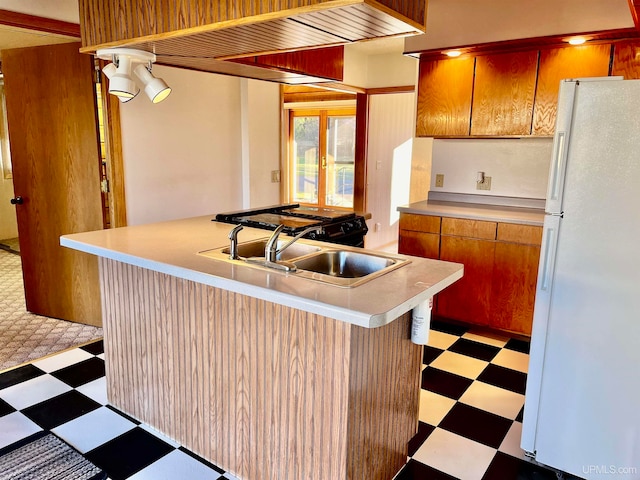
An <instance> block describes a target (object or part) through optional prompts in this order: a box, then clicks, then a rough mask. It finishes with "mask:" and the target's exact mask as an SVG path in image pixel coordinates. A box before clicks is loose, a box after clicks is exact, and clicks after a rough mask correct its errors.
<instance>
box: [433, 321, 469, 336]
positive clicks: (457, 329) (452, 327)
mask: <svg viewBox="0 0 640 480" xmlns="http://www.w3.org/2000/svg"><path fill="white" fill-rule="evenodd" d="M431 328H432V329H433V330H437V331H438V332H442V333H448V334H450V335H457V336H459V337H461V336H462V335H464V334H465V333H467V330H469V329H468V328H467V327H463V326H462V325H456V324H455V323H449V322H447V321H446V320H442V319H440V318H438V317H436V318H434V319H432V320H431Z"/></svg>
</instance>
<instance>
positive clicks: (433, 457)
mask: <svg viewBox="0 0 640 480" xmlns="http://www.w3.org/2000/svg"><path fill="white" fill-rule="evenodd" d="M495 453H496V450H495V449H493V448H491V447H487V446H486V445H482V444H481V443H477V442H474V441H473V440H469V439H468V438H464V437H461V436H460V435H456V434H455V433H451V432H448V431H446V430H443V429H441V428H436V429H435V430H434V431H433V432H432V433H431V435H429V437H428V438H427V439H426V440H425V442H424V443H423V444H422V446H421V447H420V448H419V449H418V451H417V452H416V453H415V455H414V456H413V459H414V460H417V461H419V462H422V463H424V464H427V465H429V466H431V467H433V468H435V469H437V470H440V471H442V472H445V473H448V474H449V475H453V476H454V477H457V478H459V479H460V480H479V479H481V478H482V476H483V475H484V472H485V471H486V470H487V467H489V464H490V463H491V460H493V457H494V456H495Z"/></svg>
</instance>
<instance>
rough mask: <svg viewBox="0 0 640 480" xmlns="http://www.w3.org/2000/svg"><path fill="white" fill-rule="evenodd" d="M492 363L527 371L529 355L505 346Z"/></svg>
mask: <svg viewBox="0 0 640 480" xmlns="http://www.w3.org/2000/svg"><path fill="white" fill-rule="evenodd" d="M491 363H495V364H496V365H500V366H501V367H505V368H510V369H512V370H517V371H519V372H523V373H527V372H528V370H529V355H527V354H526V353H521V352H516V351H514V350H509V349H507V348H503V349H502V350H500V351H499V352H498V354H497V355H496V356H495V357H494V359H493V360H491Z"/></svg>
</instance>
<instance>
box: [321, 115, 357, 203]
mask: <svg viewBox="0 0 640 480" xmlns="http://www.w3.org/2000/svg"><path fill="white" fill-rule="evenodd" d="M355 143H356V117H355V116H349V117H328V123H327V158H326V162H327V168H326V175H327V193H326V197H325V204H326V205H328V206H333V207H348V208H353V178H354V175H353V172H354V166H355Z"/></svg>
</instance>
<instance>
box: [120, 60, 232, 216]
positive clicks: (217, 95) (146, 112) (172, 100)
mask: <svg viewBox="0 0 640 480" xmlns="http://www.w3.org/2000/svg"><path fill="white" fill-rule="evenodd" d="M153 73H154V74H155V75H156V76H158V77H161V78H164V80H165V81H166V82H167V83H168V84H169V85H170V86H171V87H172V89H173V90H172V93H171V95H169V97H168V98H167V99H166V100H165V101H164V102H162V103H159V104H156V105H154V104H152V103H151V102H150V101H149V100H148V99H147V98H146V96H144V94H143V93H140V95H139V97H138V98H135V99H134V100H132V101H130V102H128V103H126V104H123V105H122V108H121V110H120V111H121V121H122V145H123V156H124V173H125V193H126V203H127V221H128V224H129V225H136V224H141V223H149V222H154V221H162V220H170V219H176V218H183V217H191V216H196V215H207V214H211V213H217V212H223V211H228V210H234V209H239V208H241V206H242V205H241V198H242V183H241V155H240V154H241V152H240V145H241V144H240V141H241V139H240V79H238V78H235V77H230V76H221V75H213V74H210V73H200V72H193V71H189V70H182V69H178V68H171V67H162V66H154V68H153Z"/></svg>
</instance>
